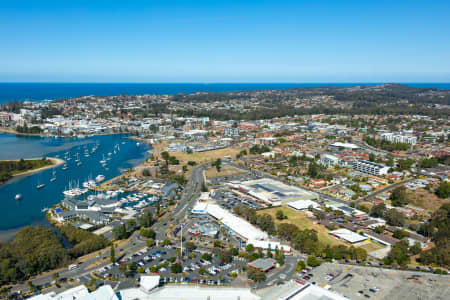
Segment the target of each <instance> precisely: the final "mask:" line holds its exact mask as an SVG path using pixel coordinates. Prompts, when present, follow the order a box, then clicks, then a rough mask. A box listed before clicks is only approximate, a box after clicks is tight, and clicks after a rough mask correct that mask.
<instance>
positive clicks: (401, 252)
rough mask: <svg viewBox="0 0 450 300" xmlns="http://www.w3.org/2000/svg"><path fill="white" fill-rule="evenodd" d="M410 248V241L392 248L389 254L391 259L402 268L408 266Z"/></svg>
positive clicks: (399, 243) (401, 242) (402, 242)
mask: <svg viewBox="0 0 450 300" xmlns="http://www.w3.org/2000/svg"><path fill="white" fill-rule="evenodd" d="M408 247H409V245H408V241H407V240H401V241H400V242H398V243H396V244H395V245H394V246H393V247H392V249H391V251H390V252H389V257H390V258H391V259H392V260H394V261H396V262H397V263H398V264H399V265H401V266H404V265H406V264H408V263H409V262H410V259H409V256H408Z"/></svg>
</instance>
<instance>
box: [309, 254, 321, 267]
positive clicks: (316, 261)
mask: <svg viewBox="0 0 450 300" xmlns="http://www.w3.org/2000/svg"><path fill="white" fill-rule="evenodd" d="M306 262H307V263H308V266H310V267H313V268H314V267H317V266H320V265H321V264H322V261H321V260H320V259H318V258H317V257H315V256H308V259H307V261H306Z"/></svg>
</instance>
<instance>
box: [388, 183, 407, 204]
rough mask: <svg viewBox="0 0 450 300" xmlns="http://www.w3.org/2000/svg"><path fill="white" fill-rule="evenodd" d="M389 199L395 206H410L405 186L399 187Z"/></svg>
mask: <svg viewBox="0 0 450 300" xmlns="http://www.w3.org/2000/svg"><path fill="white" fill-rule="evenodd" d="M389 199H390V200H391V202H392V205H393V206H403V205H407V204H408V202H409V201H408V195H407V194H406V188H405V187H404V186H399V187H397V188H395V189H394V190H393V191H392V193H391V196H390V197H389Z"/></svg>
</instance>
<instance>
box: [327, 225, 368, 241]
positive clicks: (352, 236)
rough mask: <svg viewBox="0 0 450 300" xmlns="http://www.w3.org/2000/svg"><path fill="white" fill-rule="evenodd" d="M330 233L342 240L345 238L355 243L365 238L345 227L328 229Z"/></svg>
mask: <svg viewBox="0 0 450 300" xmlns="http://www.w3.org/2000/svg"><path fill="white" fill-rule="evenodd" d="M330 234H331V235H333V236H335V237H338V238H340V239H342V240H345V241H347V242H349V243H357V242H362V241H364V240H367V237H365V236H362V235H359V234H357V233H355V232H353V231H350V230H348V229H346V228H339V229H336V230H333V231H330Z"/></svg>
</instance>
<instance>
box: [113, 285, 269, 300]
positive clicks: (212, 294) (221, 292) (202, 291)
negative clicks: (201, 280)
mask: <svg viewBox="0 0 450 300" xmlns="http://www.w3.org/2000/svg"><path fill="white" fill-rule="evenodd" d="M120 296H121V298H122V300H135V299H141V300H145V299H149V300H150V299H151V300H168V299H170V300H172V299H173V300H175V299H176V300H178V299H183V300H207V299H213V300H230V299H240V300H259V299H261V297H259V296H257V295H255V294H253V293H252V292H251V290H250V289H248V288H232V287H200V286H191V285H168V286H164V287H163V288H161V289H157V290H154V291H153V292H150V293H144V292H143V291H142V290H140V289H137V288H131V289H127V290H122V291H120Z"/></svg>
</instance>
